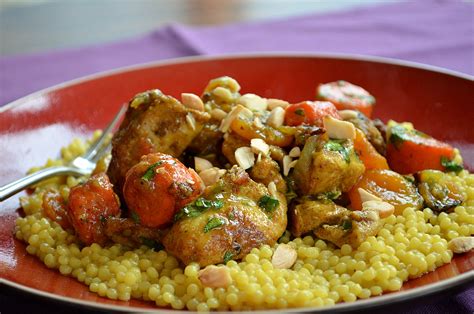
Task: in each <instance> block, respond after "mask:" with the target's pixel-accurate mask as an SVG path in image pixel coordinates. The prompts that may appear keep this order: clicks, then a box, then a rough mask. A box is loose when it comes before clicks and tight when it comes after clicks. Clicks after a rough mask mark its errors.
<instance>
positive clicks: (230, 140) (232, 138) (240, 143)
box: [222, 132, 250, 165]
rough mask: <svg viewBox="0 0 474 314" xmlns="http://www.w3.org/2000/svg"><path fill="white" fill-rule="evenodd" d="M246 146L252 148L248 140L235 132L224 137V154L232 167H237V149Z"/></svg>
mask: <svg viewBox="0 0 474 314" xmlns="http://www.w3.org/2000/svg"><path fill="white" fill-rule="evenodd" d="M244 146H250V140H247V139H245V138H243V137H241V136H239V135H237V134H236V133H234V132H229V133H227V134H226V135H225V136H224V142H223V143H222V154H223V155H224V156H225V158H227V160H228V161H229V162H230V163H231V164H232V165H236V164H237V160H236V159H235V156H234V153H235V151H236V150H237V148H239V147H244Z"/></svg>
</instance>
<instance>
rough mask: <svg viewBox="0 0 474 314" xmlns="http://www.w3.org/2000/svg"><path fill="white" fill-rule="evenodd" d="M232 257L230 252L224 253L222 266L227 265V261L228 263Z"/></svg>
mask: <svg viewBox="0 0 474 314" xmlns="http://www.w3.org/2000/svg"><path fill="white" fill-rule="evenodd" d="M233 257H234V254H233V253H232V252H230V251H226V252H225V253H224V264H227V262H228V261H230V260H231V259H232V258H233Z"/></svg>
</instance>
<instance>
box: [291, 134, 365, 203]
mask: <svg viewBox="0 0 474 314" xmlns="http://www.w3.org/2000/svg"><path fill="white" fill-rule="evenodd" d="M364 171H365V167H364V164H363V163H362V162H361V161H360V159H359V157H358V156H357V154H356V153H355V152H354V148H353V143H352V141H351V140H345V141H336V140H327V139H324V138H323V137H322V136H321V137H318V136H312V137H310V138H309V139H308V140H307V141H306V144H305V146H304V148H303V150H302V152H301V156H300V158H299V159H298V162H297V163H296V165H295V169H294V171H293V173H292V178H293V179H294V181H295V183H296V187H297V191H298V194H300V195H316V194H321V193H334V194H337V193H339V192H347V191H348V190H350V189H351V187H352V186H353V185H354V184H355V183H356V182H357V180H358V179H359V178H360V176H361V175H362V174H363V173H364Z"/></svg>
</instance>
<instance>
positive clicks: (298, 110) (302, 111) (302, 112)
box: [294, 108, 305, 117]
mask: <svg viewBox="0 0 474 314" xmlns="http://www.w3.org/2000/svg"><path fill="white" fill-rule="evenodd" d="M294 112H295V114H297V115H299V116H302V117H304V115H305V112H304V110H303V109H301V108H298V109H296V110H295V111H294Z"/></svg>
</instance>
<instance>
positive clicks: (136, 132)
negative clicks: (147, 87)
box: [107, 89, 210, 195]
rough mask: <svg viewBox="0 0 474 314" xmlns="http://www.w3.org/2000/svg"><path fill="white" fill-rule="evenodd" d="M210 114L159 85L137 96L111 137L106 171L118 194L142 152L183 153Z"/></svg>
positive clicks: (175, 154)
mask: <svg viewBox="0 0 474 314" xmlns="http://www.w3.org/2000/svg"><path fill="white" fill-rule="evenodd" d="M209 118H210V116H209V114H208V113H205V112H202V111H197V110H193V109H189V108H186V107H185V106H184V105H182V104H181V103H180V102H179V101H178V100H176V99H175V98H173V97H171V96H166V95H164V94H163V93H162V92H161V91H159V90H157V89H155V90H151V91H147V92H144V93H142V94H139V95H137V96H135V97H134V98H133V99H132V100H131V101H130V105H129V107H128V110H127V114H126V116H125V119H124V121H123V122H122V125H121V126H120V128H119V130H118V131H117V132H116V133H115V135H114V137H113V139H112V160H111V161H110V166H109V169H108V171H107V174H108V175H109V177H110V181H111V182H112V183H113V184H114V187H115V191H116V192H117V194H119V195H121V194H122V187H123V183H124V181H125V175H126V173H127V171H128V170H129V169H130V168H131V167H132V166H133V165H135V164H136V163H138V162H139V161H140V157H141V156H143V155H147V154H150V153H156V152H160V153H165V154H169V155H171V156H174V157H177V156H179V155H181V153H182V152H183V151H184V150H185V149H186V147H187V146H188V145H189V144H190V143H191V142H192V140H193V139H194V138H195V137H196V136H197V135H198V134H199V132H201V130H202V128H203V126H204V123H206V122H207V121H208V120H209Z"/></svg>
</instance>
